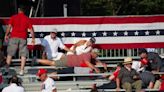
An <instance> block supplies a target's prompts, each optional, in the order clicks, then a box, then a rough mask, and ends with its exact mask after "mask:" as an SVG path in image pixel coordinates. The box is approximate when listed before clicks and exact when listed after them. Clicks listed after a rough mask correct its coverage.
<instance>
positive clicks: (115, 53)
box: [14, 48, 164, 61]
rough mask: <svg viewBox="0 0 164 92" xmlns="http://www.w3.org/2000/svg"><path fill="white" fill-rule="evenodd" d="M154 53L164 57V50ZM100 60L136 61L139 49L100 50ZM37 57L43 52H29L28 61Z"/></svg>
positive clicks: (157, 50) (15, 58)
mask: <svg viewBox="0 0 164 92" xmlns="http://www.w3.org/2000/svg"><path fill="white" fill-rule="evenodd" d="M154 52H157V53H158V54H159V55H164V48H156V49H155V50H154ZM100 53H101V54H100V55H99V57H98V58H99V59H101V60H119V59H123V58H124V57H127V56H130V57H133V58H134V59H138V58H139V56H138V49H100ZM34 56H36V57H37V58H41V56H42V51H41V50H29V54H28V57H27V59H28V60H31V58H33V57H34ZM18 59H19V53H17V54H16V55H15V56H14V61H18Z"/></svg>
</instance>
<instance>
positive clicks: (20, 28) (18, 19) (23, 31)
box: [9, 13, 32, 39]
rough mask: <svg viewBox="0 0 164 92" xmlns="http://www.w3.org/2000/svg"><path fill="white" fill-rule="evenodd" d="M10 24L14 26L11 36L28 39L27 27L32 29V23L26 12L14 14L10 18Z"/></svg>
mask: <svg viewBox="0 0 164 92" xmlns="http://www.w3.org/2000/svg"><path fill="white" fill-rule="evenodd" d="M9 24H11V26H12V31H11V35H10V37H11V38H23V39H27V32H28V30H27V29H28V28H29V29H31V28H32V25H31V23H30V20H29V18H28V17H27V16H26V15H25V14H24V13H18V14H16V15H13V16H12V17H11V19H10V20H9Z"/></svg>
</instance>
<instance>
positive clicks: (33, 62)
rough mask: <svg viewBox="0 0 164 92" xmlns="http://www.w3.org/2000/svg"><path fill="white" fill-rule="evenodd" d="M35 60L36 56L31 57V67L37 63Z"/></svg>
mask: <svg viewBox="0 0 164 92" xmlns="http://www.w3.org/2000/svg"><path fill="white" fill-rule="evenodd" d="M36 60H37V58H36V57H33V59H32V61H31V67H32V66H35V65H37V64H38V63H37V61H36Z"/></svg>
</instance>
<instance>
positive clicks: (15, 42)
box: [7, 38, 28, 57]
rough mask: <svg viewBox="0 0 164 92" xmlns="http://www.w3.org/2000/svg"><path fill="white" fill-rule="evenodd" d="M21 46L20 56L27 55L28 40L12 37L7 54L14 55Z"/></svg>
mask: <svg viewBox="0 0 164 92" xmlns="http://www.w3.org/2000/svg"><path fill="white" fill-rule="evenodd" d="M18 48H19V56H24V57H27V55H28V50H27V41H26V40H24V39H22V38H10V40H9V43H8V46H7V54H8V55H10V56H14V55H15V54H16V52H17V49H18Z"/></svg>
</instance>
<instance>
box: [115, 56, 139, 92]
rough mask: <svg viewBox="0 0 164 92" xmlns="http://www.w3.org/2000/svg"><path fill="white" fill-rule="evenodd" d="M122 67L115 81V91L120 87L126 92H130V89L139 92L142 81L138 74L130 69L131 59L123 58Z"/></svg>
mask: <svg viewBox="0 0 164 92" xmlns="http://www.w3.org/2000/svg"><path fill="white" fill-rule="evenodd" d="M123 65H124V67H122V68H121V70H120V72H119V74H118V77H117V79H116V84H117V88H116V90H117V91H120V88H121V87H120V86H122V88H124V89H125V90H126V92H132V88H135V89H136V92H140V91H141V88H142V81H141V80H140V77H139V74H138V72H137V71H136V70H134V69H133V68H132V58H131V57H127V58H125V59H124V62H123Z"/></svg>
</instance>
